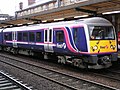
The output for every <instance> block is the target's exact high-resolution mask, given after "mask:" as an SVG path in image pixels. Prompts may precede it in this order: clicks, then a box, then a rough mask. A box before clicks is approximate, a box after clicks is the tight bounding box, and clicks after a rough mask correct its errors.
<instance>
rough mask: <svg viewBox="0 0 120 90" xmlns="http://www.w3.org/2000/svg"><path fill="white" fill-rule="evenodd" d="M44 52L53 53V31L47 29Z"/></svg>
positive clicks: (45, 31)
mask: <svg viewBox="0 0 120 90" xmlns="http://www.w3.org/2000/svg"><path fill="white" fill-rule="evenodd" d="M44 50H45V51H46V52H53V29H52V28H47V29H45V30H44Z"/></svg>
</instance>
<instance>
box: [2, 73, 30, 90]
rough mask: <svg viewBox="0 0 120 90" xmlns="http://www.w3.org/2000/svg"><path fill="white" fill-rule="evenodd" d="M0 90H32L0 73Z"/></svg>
mask: <svg viewBox="0 0 120 90" xmlns="http://www.w3.org/2000/svg"><path fill="white" fill-rule="evenodd" d="M0 90H32V88H30V87H27V86H26V85H25V84H22V83H21V81H18V80H17V79H15V78H13V77H11V76H10V75H8V74H6V73H4V72H3V71H0Z"/></svg>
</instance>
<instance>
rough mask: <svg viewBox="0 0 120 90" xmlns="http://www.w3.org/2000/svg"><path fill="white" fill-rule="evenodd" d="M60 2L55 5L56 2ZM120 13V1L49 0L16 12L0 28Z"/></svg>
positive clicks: (1, 23) (0, 23)
mask: <svg viewBox="0 0 120 90" xmlns="http://www.w3.org/2000/svg"><path fill="white" fill-rule="evenodd" d="M58 1H60V2H62V3H57V5H56V2H58ZM113 11H115V12H118V13H120V0H51V1H49V2H46V3H44V4H39V5H36V6H32V7H29V8H26V9H24V10H21V11H17V12H16V13H15V14H16V15H15V17H14V18H12V19H10V20H5V21H2V22H0V27H6V26H10V25H16V24H27V23H40V22H52V21H57V20H70V19H75V18H81V17H85V16H88V15H90V16H98V15H103V14H108V12H113Z"/></svg>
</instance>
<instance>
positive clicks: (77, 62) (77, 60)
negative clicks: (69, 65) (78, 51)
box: [72, 59, 86, 68]
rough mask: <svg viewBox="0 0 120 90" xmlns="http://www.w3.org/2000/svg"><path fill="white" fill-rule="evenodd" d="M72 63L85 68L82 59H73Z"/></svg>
mask: <svg viewBox="0 0 120 90" xmlns="http://www.w3.org/2000/svg"><path fill="white" fill-rule="evenodd" d="M72 62H73V65H74V66H76V67H79V68H86V67H85V66H84V63H83V60H82V59H73V61H72Z"/></svg>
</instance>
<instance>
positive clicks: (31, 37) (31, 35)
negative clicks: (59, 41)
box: [29, 32, 35, 42]
mask: <svg viewBox="0 0 120 90" xmlns="http://www.w3.org/2000/svg"><path fill="white" fill-rule="evenodd" d="M29 41H30V42H34V41H35V33H34V32H29Z"/></svg>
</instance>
